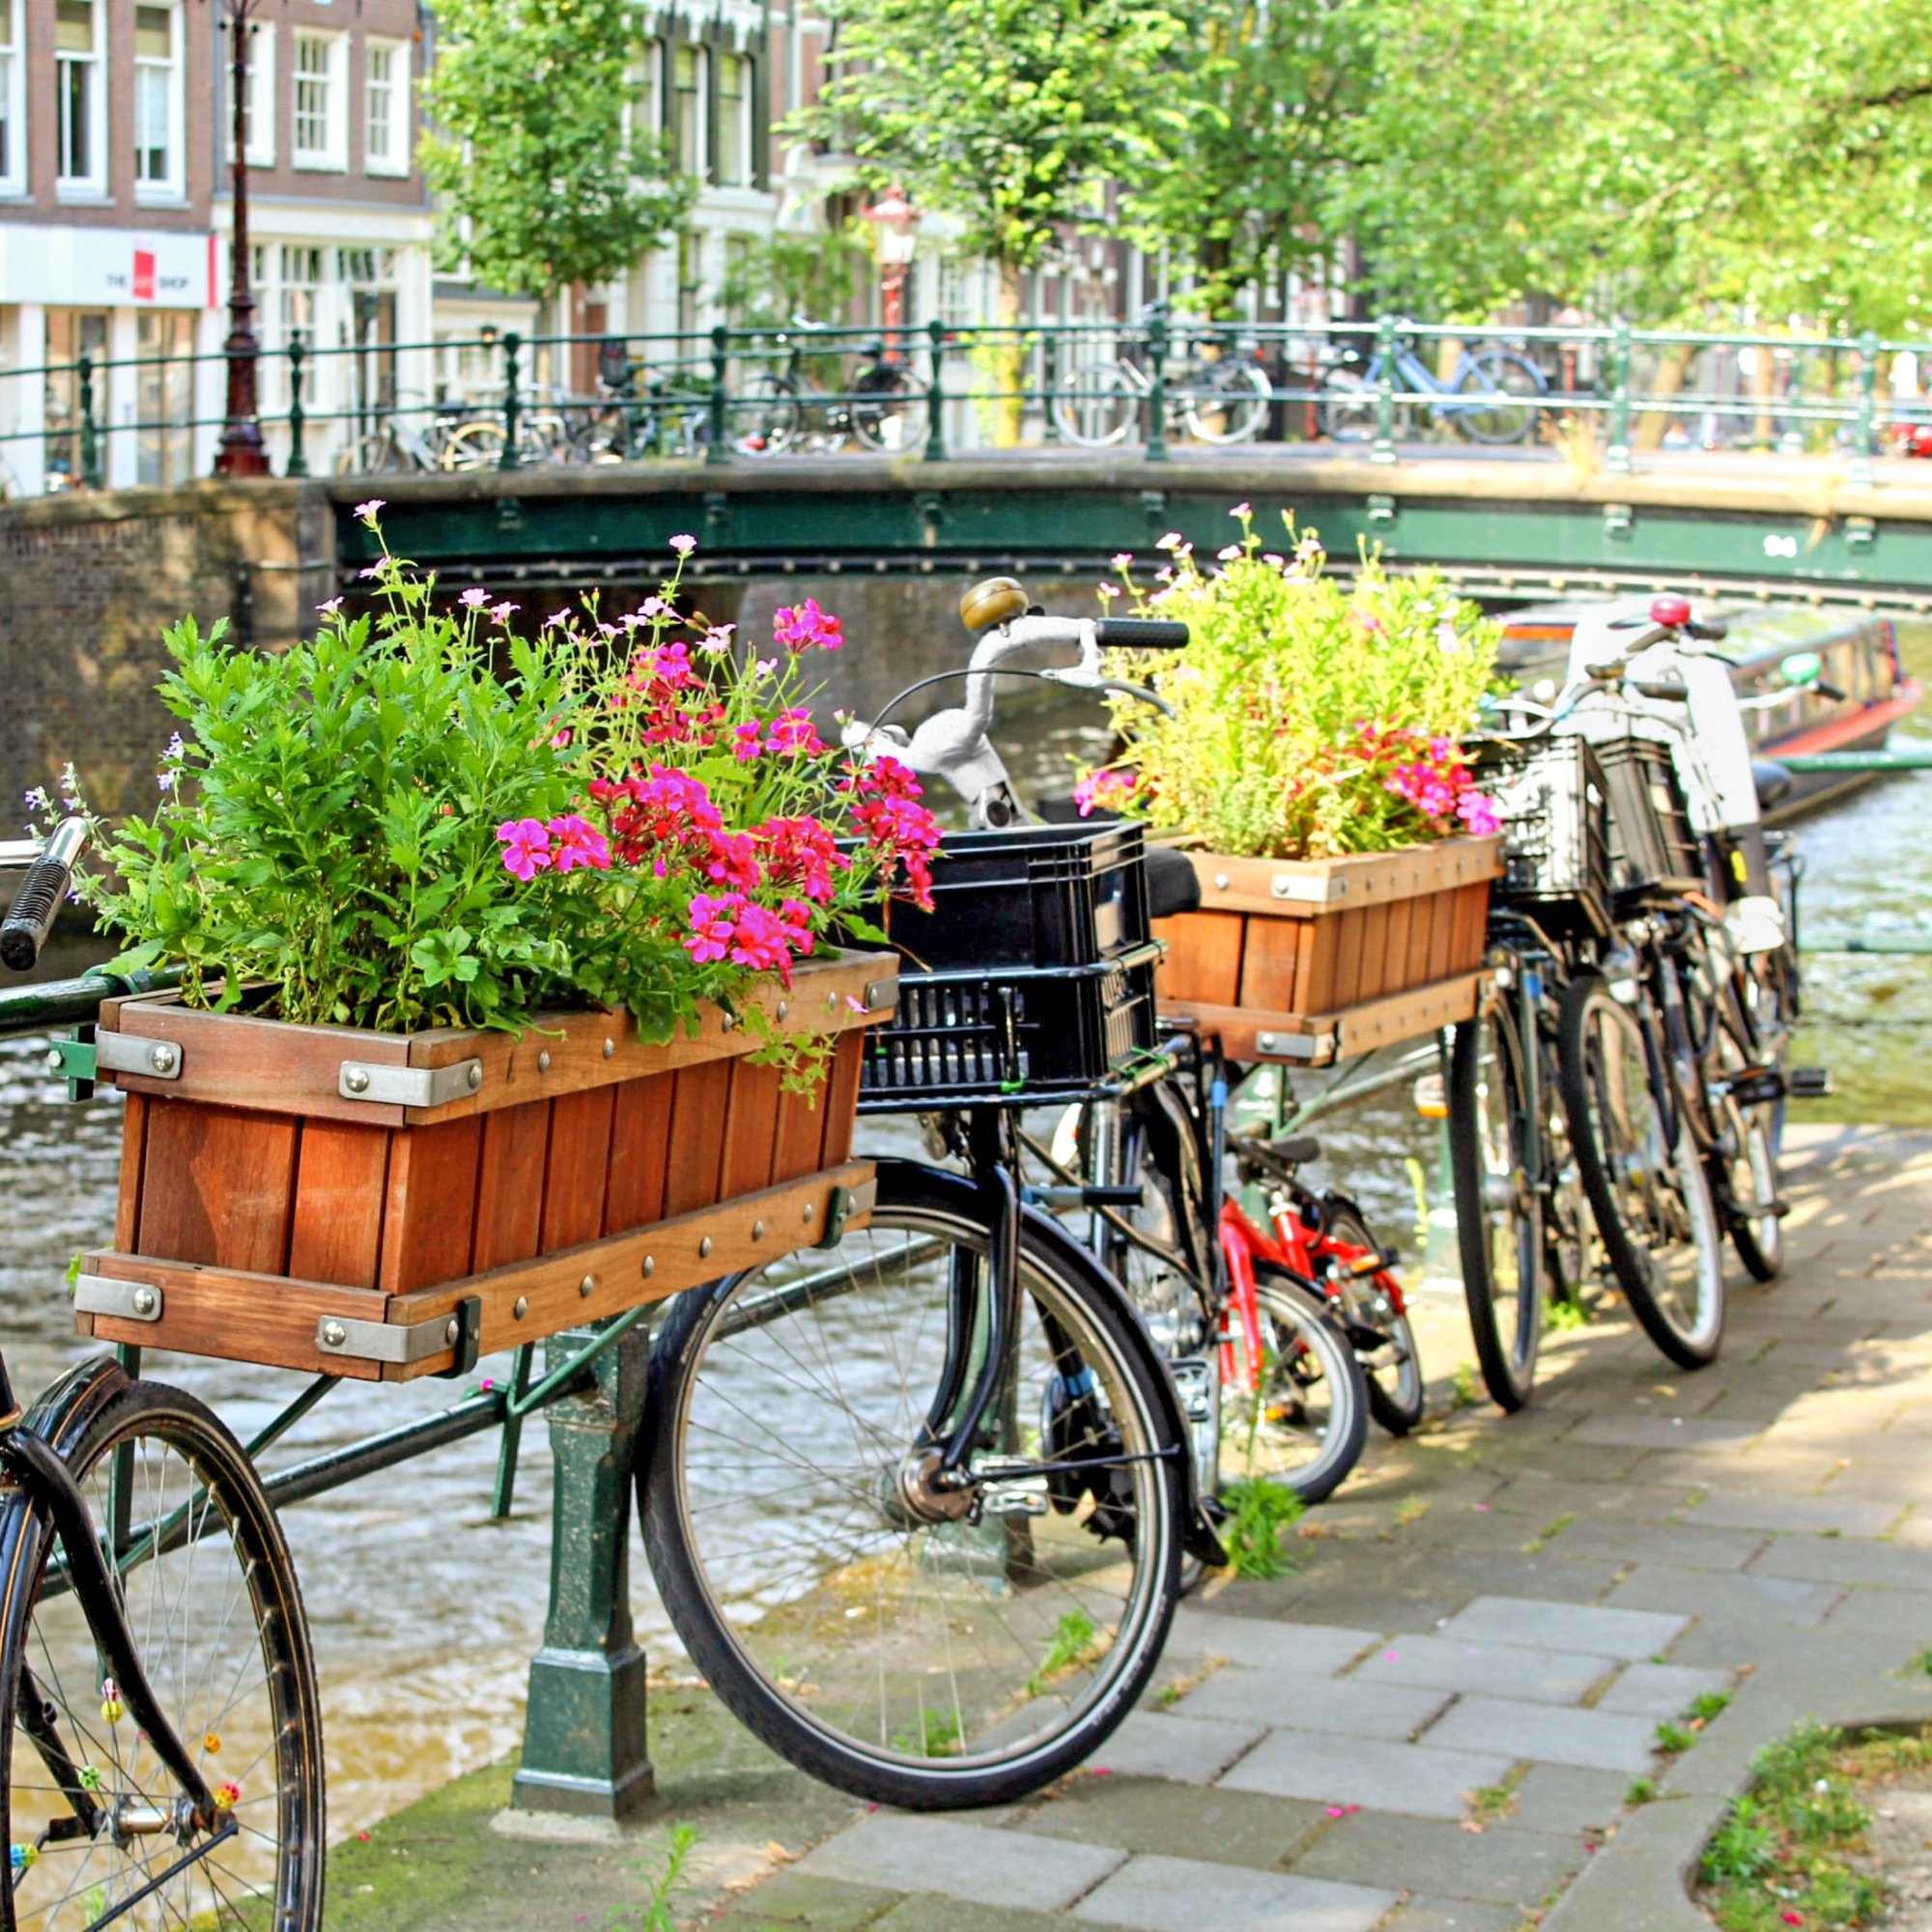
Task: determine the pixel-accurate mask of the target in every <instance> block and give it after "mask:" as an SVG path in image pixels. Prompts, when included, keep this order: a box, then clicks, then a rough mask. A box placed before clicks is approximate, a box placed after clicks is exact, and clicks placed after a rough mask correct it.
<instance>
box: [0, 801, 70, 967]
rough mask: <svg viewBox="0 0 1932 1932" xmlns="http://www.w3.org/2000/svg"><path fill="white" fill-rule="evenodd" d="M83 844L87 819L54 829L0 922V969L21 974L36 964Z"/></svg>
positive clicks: (65, 819) (64, 821) (64, 895)
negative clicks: (7, 968)
mask: <svg viewBox="0 0 1932 1932" xmlns="http://www.w3.org/2000/svg"><path fill="white" fill-rule="evenodd" d="M86 844H87V820H86V819H84V818H64V819H62V820H61V822H60V823H59V824H58V825H57V826H55V827H54V829H53V831H52V833H51V834H50V835H49V836H48V838H47V842H46V843H45V844H44V845H43V846H42V848H41V855H40V857H39V858H38V859H36V860H35V861H34V863H33V865H32V866H31V867H29V868H28V871H27V876H26V877H25V878H24V879H22V880H21V881H20V890H19V892H18V893H16V894H15V895H14V903H13V906H12V907H11V908H10V910H9V911H8V914H7V917H6V919H5V920H0V965H5V966H9V967H11V968H12V969H13V970H14V972H15V973H24V972H26V971H27V969H28V968H29V967H31V966H33V965H34V964H35V963H36V962H37V961H38V960H39V958H40V956H41V948H42V947H43V946H44V945H45V944H46V938H47V934H48V933H49V932H50V931H52V929H53V923H54V915H55V914H56V913H57V912H58V911H59V910H60V902H61V900H62V899H64V898H65V897H66V896H67V890H68V887H69V885H70V884H71V882H72V879H73V868H74V866H75V864H76V863H77V862H78V861H79V858H80V855H81V852H82V850H83V848H84V847H85V846H86Z"/></svg>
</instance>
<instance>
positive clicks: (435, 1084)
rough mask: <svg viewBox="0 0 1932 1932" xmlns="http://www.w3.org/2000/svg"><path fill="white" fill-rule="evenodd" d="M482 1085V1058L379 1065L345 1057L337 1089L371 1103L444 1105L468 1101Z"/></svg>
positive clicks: (337, 1078) (400, 1105)
mask: <svg viewBox="0 0 1932 1932" xmlns="http://www.w3.org/2000/svg"><path fill="white" fill-rule="evenodd" d="M482 1085H483V1063H482V1062H481V1061H480V1060H459V1061H455V1062H453V1063H452V1064H451V1065H448V1066H378V1065H371V1064H370V1063H369V1062H368V1061H364V1060H345V1061H344V1062H343V1063H342V1069H341V1071H340V1073H338V1074H337V1076H336V1082H335V1091H336V1092H337V1093H338V1094H341V1095H342V1097H343V1098H344V1099H345V1100H367V1101H368V1102H369V1103H370V1104H371V1105H372V1106H384V1107H443V1106H447V1105H448V1104H449V1102H450V1101H452V1100H467V1099H468V1098H469V1095H470V1094H474V1093H475V1092H476V1091H477V1089H478V1088H480V1087H481V1086H482Z"/></svg>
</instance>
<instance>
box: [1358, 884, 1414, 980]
mask: <svg viewBox="0 0 1932 1932" xmlns="http://www.w3.org/2000/svg"><path fill="white" fill-rule="evenodd" d="M1407 903H1408V901H1407V900H1406V899H1397V900H1396V901H1395V902H1394V903H1393V904H1390V905H1377V906H1370V907H1369V908H1368V910H1367V911H1366V912H1364V913H1362V914H1361V915H1360V918H1361V927H1362V930H1361V940H1360V952H1359V954H1358V956H1357V958H1356V961H1355V990H1356V992H1357V993H1359V994H1360V995H1361V997H1362V998H1363V999H1365V1000H1373V999H1376V998H1378V996H1379V995H1380V994H1382V993H1383V992H1385V991H1387V990H1388V986H1389V979H1390V967H1389V956H1388V927H1389V915H1390V913H1392V912H1393V911H1394V910H1395V907H1396V906H1397V905H1406V904H1407Z"/></svg>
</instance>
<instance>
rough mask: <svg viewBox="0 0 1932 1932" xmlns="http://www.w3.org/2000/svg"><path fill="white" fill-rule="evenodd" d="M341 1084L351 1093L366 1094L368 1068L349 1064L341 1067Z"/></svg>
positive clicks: (367, 1089) (367, 1088)
mask: <svg viewBox="0 0 1932 1932" xmlns="http://www.w3.org/2000/svg"><path fill="white" fill-rule="evenodd" d="M342 1084H343V1085H344V1086H345V1087H346V1088H348V1089H349V1091H350V1092H351V1093H352V1094H366V1093H368V1091H369V1069H368V1068H367V1067H366V1066H349V1067H345V1068H344V1069H343V1073H342Z"/></svg>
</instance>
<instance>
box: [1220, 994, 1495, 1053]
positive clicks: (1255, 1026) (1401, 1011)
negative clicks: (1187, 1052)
mask: <svg viewBox="0 0 1932 1932" xmlns="http://www.w3.org/2000/svg"><path fill="white" fill-rule="evenodd" d="M1481 978H1482V976H1481V975H1480V974H1477V973H1465V974H1460V975H1456V976H1453V977H1452V978H1450V979H1447V980H1438V981H1436V982H1435V984H1434V985H1429V986H1416V987H1411V988H1410V989H1409V990H1408V991H1406V992H1402V993H1390V994H1386V995H1384V996H1383V997H1382V998H1381V999H1378V1000H1367V1001H1364V1002H1363V1003H1362V1004H1360V1005H1359V1006H1353V1007H1343V1008H1340V1009H1337V1010H1335V1011H1333V1012H1326V1013H1268V1012H1262V1011H1260V1010H1259V1009H1256V1008H1253V1007H1206V1006H1202V1007H1193V1008H1190V1009H1188V1017H1191V1018H1192V1019H1194V1020H1195V1021H1196V1022H1197V1023H1198V1024H1199V1025H1200V1026H1201V1027H1202V1028H1203V1029H1204V1030H1206V1031H1208V1032H1212V1033H1214V1034H1217V1035H1218V1036H1219V1037H1220V1040H1221V1046H1222V1050H1223V1051H1224V1052H1225V1053H1226V1054H1227V1055H1228V1057H1229V1058H1230V1059H1231V1060H1236V1061H1253V1060H1280V1061H1284V1062H1286V1063H1287V1064H1288V1065H1301V1066H1327V1065H1332V1064H1333V1062H1334V1061H1336V1060H1337V1059H1339V1058H1340V1057H1341V1056H1342V1055H1343V1054H1345V1053H1367V1052H1368V1051H1369V1050H1370V1049H1371V1048H1373V1047H1377V1046H1387V1045H1391V1044H1393V1043H1394V1042H1396V1041H1398V1040H1404V1039H1414V1038H1419V1037H1422V1036H1424V1035H1427V1034H1432V1033H1434V1032H1435V1031H1436V1029H1437V1028H1438V1027H1444V1026H1453V1025H1454V1024H1455V1023H1456V1022H1457V1021H1458V1020H1464V1019H1467V1018H1468V1017H1469V1015H1470V1014H1471V1013H1473V1012H1474V1011H1475V1009H1476V989H1477V987H1478V986H1479V984H1480V983H1481ZM1264 1035H1271V1036H1273V1037H1275V1038H1276V1039H1278V1040H1289V1039H1293V1040H1297V1041H1303V1042H1307V1043H1308V1044H1307V1047H1306V1050H1304V1051H1299V1052H1284V1051H1280V1050H1276V1049H1268V1048H1264V1047H1263V1046H1262V1045H1261V1037H1262V1036H1264Z"/></svg>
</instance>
